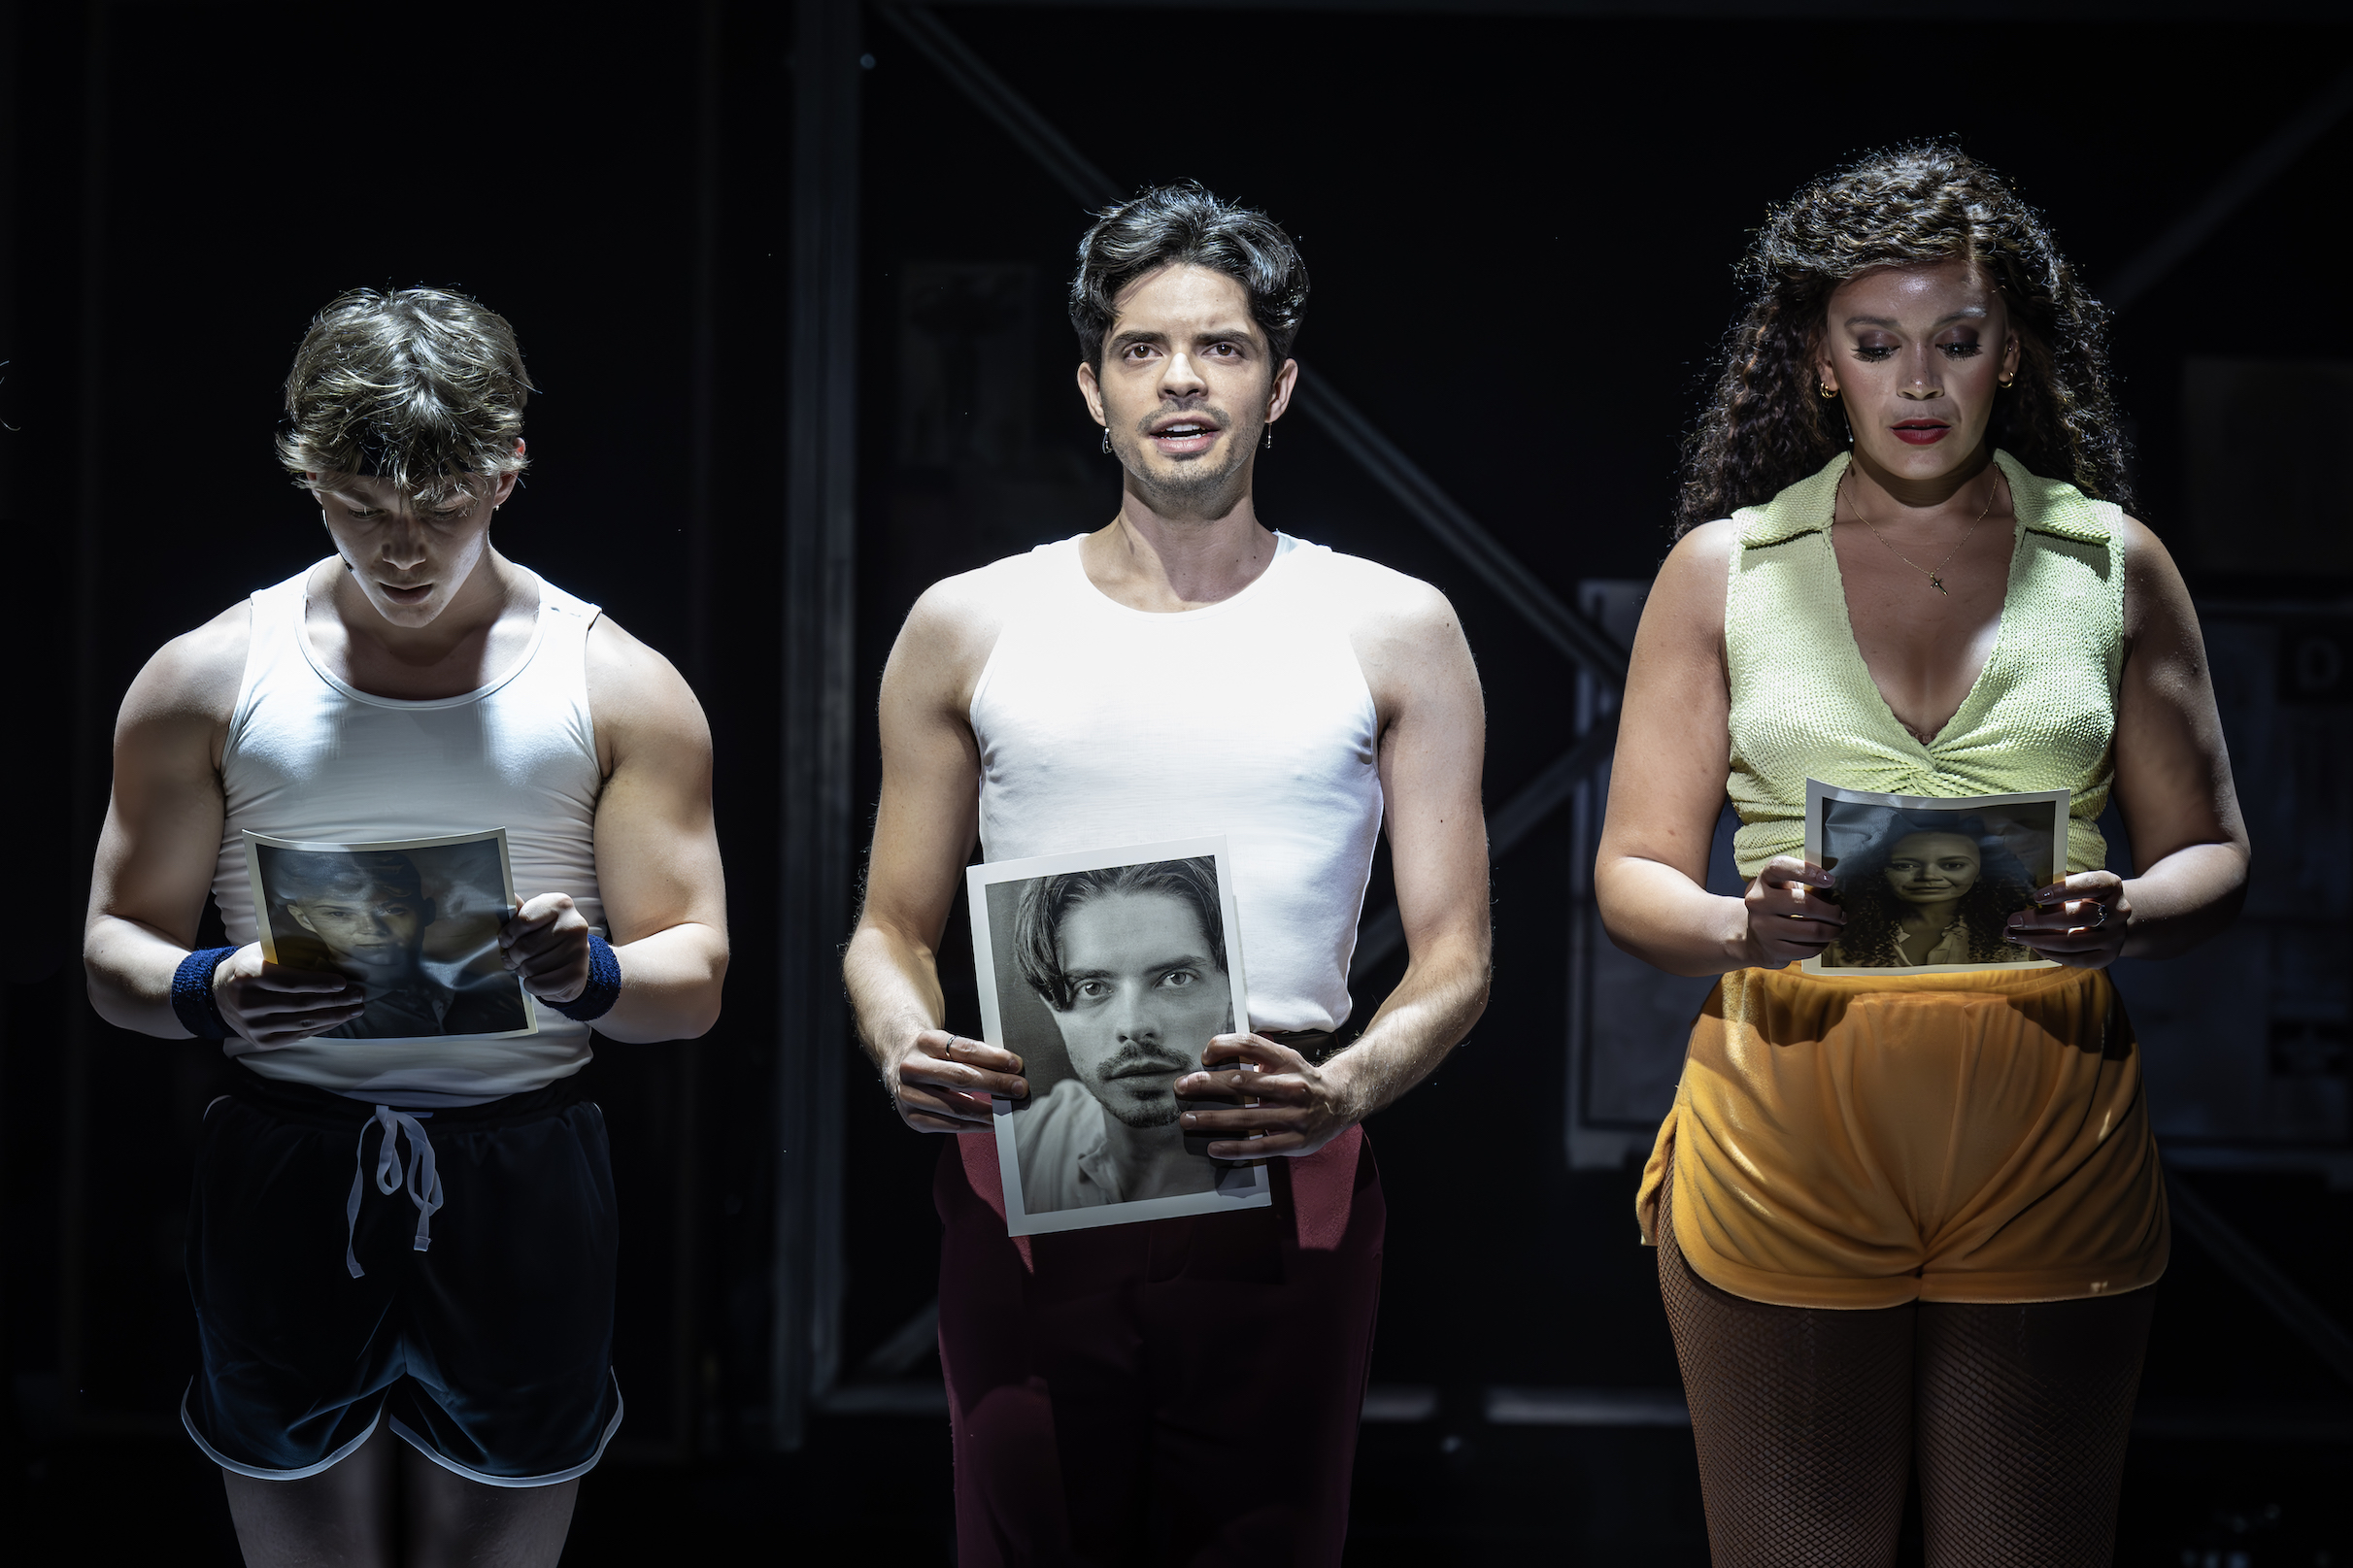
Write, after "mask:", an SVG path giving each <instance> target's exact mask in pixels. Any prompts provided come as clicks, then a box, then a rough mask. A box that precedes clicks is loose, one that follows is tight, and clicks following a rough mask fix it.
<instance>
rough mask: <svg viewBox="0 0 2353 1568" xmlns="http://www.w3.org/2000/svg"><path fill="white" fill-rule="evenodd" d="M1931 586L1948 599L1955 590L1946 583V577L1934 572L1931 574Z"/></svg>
mask: <svg viewBox="0 0 2353 1568" xmlns="http://www.w3.org/2000/svg"><path fill="white" fill-rule="evenodd" d="M1929 586H1931V587H1933V588H1934V589H1935V590H1936V591H1937V592H1938V593H1941V594H1943V595H1944V596H1945V597H1946V598H1948V599H1949V598H1951V597H1952V596H1953V590H1952V589H1950V588H1948V587H1946V586H1945V585H1944V579H1942V578H1940V577H1938V576H1937V575H1936V574H1935V573H1933V572H1931V573H1930V574H1929Z"/></svg>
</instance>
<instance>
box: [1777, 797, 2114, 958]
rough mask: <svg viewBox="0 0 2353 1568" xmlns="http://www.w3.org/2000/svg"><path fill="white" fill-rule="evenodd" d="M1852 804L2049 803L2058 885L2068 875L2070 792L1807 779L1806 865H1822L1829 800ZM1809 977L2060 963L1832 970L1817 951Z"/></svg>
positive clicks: (1952, 807)
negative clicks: (1938, 789) (1909, 789)
mask: <svg viewBox="0 0 2353 1568" xmlns="http://www.w3.org/2000/svg"><path fill="white" fill-rule="evenodd" d="M1833 800H1834V801H1838V802H1840V803H1841V804H1844V805H1849V806H1886V807H1892V808H1893V809H1895V810H1897V811H1906V812H1972V811H1983V810H1986V809H1988V808H1990V807H1996V806H2033V805H2042V804H2048V805H2049V806H2050V807H2051V808H2052V819H2051V825H2052V840H2051V877H2052V880H2053V881H2058V880H2061V879H2064V878H2065V877H2066V876H2067V813H2068V811H2069V809H2070V808H2071V807H2072V806H2073V804H2074V795H2073V793H2072V792H2071V791H2069V790H2066V789H2029V790H2025V791H2022V792H2021V793H2018V794H2013V795H1883V794H1879V793H1876V792H1874V791H1872V790H1868V789H1845V788H1841V787H1840V786H1839V785H1837V784H1824V783H1823V782H1822V781H1821V780H1819V779H1808V780H1806V781H1805V863H1806V864H1807V865H1809V866H1819V865H1821V864H1822V851H1823V811H1822V808H1823V806H1824V805H1825V804H1827V803H1828V802H1830V801H1833ZM1800 967H1801V968H1802V969H1803V971H1804V972H1805V973H1806V974H1809V975H1974V974H1979V973H1982V972H1984V971H1987V970H2012V971H2018V972H2024V971H2026V970H2029V969H2056V968H2058V967H2059V965H2058V964H2057V963H2056V962H2054V961H2053V960H2051V959H2049V958H2033V959H2029V960H2027V961H2025V962H2023V963H2005V964H1906V965H1902V966H1894V965H1886V964H1872V965H1854V966H1850V967H1840V968H1832V967H1831V966H1829V965H1827V964H1825V963H1824V962H1823V961H1822V956H1821V954H1819V953H1817V954H1815V955H1814V956H1813V957H1811V958H1808V959H1806V960H1805V961H1804V963H1803V964H1802V965H1801V966H1800Z"/></svg>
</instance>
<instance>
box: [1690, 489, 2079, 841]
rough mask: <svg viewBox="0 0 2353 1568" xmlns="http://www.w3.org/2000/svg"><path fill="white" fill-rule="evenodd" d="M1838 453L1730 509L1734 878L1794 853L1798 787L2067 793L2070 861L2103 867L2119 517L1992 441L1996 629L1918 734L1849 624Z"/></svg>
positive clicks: (1727, 613)
mask: <svg viewBox="0 0 2353 1568" xmlns="http://www.w3.org/2000/svg"><path fill="white" fill-rule="evenodd" d="M1847 461H1848V456H1847V454H1846V453H1844V452H1841V453H1839V455H1838V456H1836V457H1834V458H1832V460H1831V462H1830V464H1829V466H1827V467H1826V468H1824V469H1823V470H1822V471H1821V472H1820V473H1818V474H1816V475H1814V476H1813V477H1812V478H1810V479H1805V480H1800V481H1799V482H1798V483H1797V484H1793V485H1791V486H1790V487H1789V488H1788V489H1786V490H1783V491H1782V492H1781V493H1780V494H1779V495H1776V496H1774V497H1773V499H1772V500H1771V501H1769V502H1767V503H1766V504H1765V505H1764V506H1762V507H1744V508H1742V509H1741V510H1740V511H1738V512H1736V513H1734V514H1733V515H1732V521H1733V522H1734V523H1735V524H1736V525H1737V526H1738V543H1737V546H1736V548H1735V549H1734V550H1733V551H1732V556H1731V577H1730V581H1729V582H1728V583H1727V584H1726V586H1725V598H1724V649H1725V657H1726V663H1727V667H1728V670H1729V673H1730V677H1731V778H1730V780H1729V782H1728V784H1727V788H1728V790H1729V792H1730V794H1731V801H1732V806H1733V809H1734V810H1736V811H1737V812H1738V813H1739V814H1740V822H1741V826H1740V830H1739V832H1738V833H1737V834H1736V835H1735V836H1734V838H1733V841H1732V847H1733V853H1734V857H1735V858H1736V859H1737V860H1738V862H1739V866H1740V874H1741V875H1742V876H1744V877H1754V876H1755V875H1756V874H1757V873H1758V872H1760V871H1762V870H1764V869H1765V863H1766V862H1767V861H1769V860H1771V859H1772V858H1773V857H1774V856H1775V855H1782V854H1789V855H1801V854H1803V853H1804V852H1805V851H1804V846H1805V781H1806V780H1807V779H1808V778H1815V779H1820V780H1822V781H1823V782H1824V783H1825V784H1839V785H1842V786H1844V787H1846V788H1850V789H1868V790H1874V791H1878V792H1881V793H1885V794H1900V795H1939V796H1954V795H1991V794H2008V793H2014V792H2018V791H2024V790H2032V789H2068V790H2072V791H2073V792H2074V793H2073V797H2072V800H2073V804H2072V806H2071V807H2070V818H2071V819H2070V820H2069V821H2068V823H2067V869H2068V870H2069V871H2070V872H2075V871H2090V870H2095V869H2097V868H2099V867H2100V866H2101V865H2103V864H2104V863H2105V862H2106V856H2107V845H2106V842H2105V840H2104V839H2103V838H2102V836H2101V832H2100V829H2099V828H2098V827H2096V826H2095V825H2094V820H2095V819H2096V818H2097V817H2099V816H2100V813H2101V808H2102V807H2104V806H2105V805H2106V804H2107V799H2108V789H2109V786H2110V785H2111V784H2113V782H2114V779H2115V758H2114V751H2113V747H2112V742H2113V740H2114V736H2115V731H2116V683H2117V678H2118V676H2119V675H2120V674H2121V672H2122V670H2123V666H2124V530H2123V526H2122V519H2123V514H2122V513H2121V512H2120V511H2119V510H2118V509H2117V508H2116V507H2115V506H2114V505H2113V504H2112V503H2109V502H2106V501H2094V500H2092V499H2090V498H2089V497H2087V496H2086V495H2084V494H2083V492H2081V491H2080V490H2078V489H2076V488H2075V487H2074V486H2073V485H2072V484H2063V483H2061V482H2060V481H2057V480H2047V479H2042V478H2039V477H2038V476H2036V475H2034V474H2030V473H2028V472H2027V471H2026V469H2025V468H2024V467H2022V466H2021V465H2020V464H2019V462H2018V461H2017V459H2016V458H2013V457H2012V456H2010V454H2009V453H2007V452H2003V451H1997V452H1996V453H1995V454H1994V461H1995V462H1996V463H1998V464H2000V468H2001V473H2002V477H2003V478H2004V479H2006V480H2007V481H2008V482H2009V486H2010V496H2011V500H2012V502H2013V504H2014V506H2015V508H2016V511H2017V517H2018V521H2017V527H2016V530H2015V534H2016V544H2015V546H2014V547H2013V549H2012V551H2011V555H2010V581H2009V589H2008V592H2007V594H2006V595H2005V597H2004V598H2003V600H2002V606H2001V622H2000V628H1999V630H1998V631H1997V633H1996V636H1995V642H1994V651H1993V652H1992V654H1991V655H1990V656H1989V657H1988V658H1987V660H1986V664H1985V669H1984V670H1983V671H1982V672H1981V673H1980V674H1979V675H1978V677H1977V681H1976V684H1974V685H1972V686H1971V687H1970V688H1969V692H1968V695H1967V696H1966V698H1964V699H1963V701H1962V704H1961V707H1960V709H1959V711H1958V712H1956V713H1955V714H1954V715H1953V717H1952V718H1951V720H1950V721H1949V722H1947V723H1946V725H1945V726H1944V728H1943V730H1942V731H1941V732H1939V733H1938V734H1937V735H1936V737H1935V738H1934V739H1933V740H1932V741H1930V742H1928V743H1926V744H1925V745H1924V744H1922V743H1921V742H1920V741H1919V740H1918V739H1917V738H1915V737H1914V736H1913V735H1912V733H1911V732H1910V731H1909V730H1907V729H1905V728H1904V727H1903V725H1902V724H1901V723H1900V722H1899V721H1898V719H1897V717H1896V716H1895V714H1894V713H1893V712H1891V711H1890V710H1889V708H1888V705H1887V700H1886V699H1885V698H1884V697H1882V696H1881V695H1880V694H1879V688H1878V686H1876V685H1875V684H1872V681H1871V674H1870V670H1869V668H1868V667H1867V666H1866V664H1865V663H1864V661H1863V653H1862V651H1861V649H1860V648H1858V647H1857V646H1856V643H1855V631H1854V627H1853V625H1852V624H1851V623H1850V622H1849V621H1848V619H1847V612H1846V590H1845V585H1844V580H1843V579H1842V578H1841V577H1840V575H1839V571H1838V556H1837V552H1836V550H1834V549H1833V548H1832V544H1831V508H1832V501H1833V499H1834V497H1835V495H1836V492H1837V485H1838V480H1839V477H1840V476H1841V475H1843V474H1844V473H1845V472H1846V467H1847Z"/></svg>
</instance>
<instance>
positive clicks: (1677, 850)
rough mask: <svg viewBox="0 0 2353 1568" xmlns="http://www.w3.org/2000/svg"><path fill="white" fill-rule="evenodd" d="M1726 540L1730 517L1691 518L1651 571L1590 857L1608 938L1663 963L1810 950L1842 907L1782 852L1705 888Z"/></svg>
mask: <svg viewBox="0 0 2353 1568" xmlns="http://www.w3.org/2000/svg"><path fill="white" fill-rule="evenodd" d="M1733 544H1734V541H1733V534H1732V527H1731V523H1729V522H1713V523H1709V524H1707V525H1706V526H1705V527H1702V528H1698V529H1695V530H1693V531H1692V532H1691V533H1689V534H1687V535H1685V536H1684V538H1683V541H1682V543H1680V544H1678V545H1677V546H1676V547H1675V548H1674V550H1673V551H1672V552H1670V553H1669V554H1668V555H1667V557H1666V563H1665V564H1664V566H1662V567H1661V568H1660V569H1659V577H1658V580H1657V581H1656V582H1655V583H1653V584H1651V592H1650V598H1649V600H1648V601H1647V602H1646V603H1645V604H1644V605H1643V607H1642V625H1641V628H1640V629H1639V630H1638V631H1636V632H1635V634H1634V651H1633V658H1632V660H1631V662H1630V664H1629V666H1628V669H1627V674H1626V699H1625V707H1624V711H1623V713H1622V715H1621V717H1620V719H1619V723H1618V750H1617V755H1616V758H1615V760H1614V761H1612V763H1611V765H1610V779H1609V813H1608V817H1607V819H1606V820H1605V821H1604V822H1603V823H1602V827H1601V843H1600V847H1599V851H1598V852H1597V854H1596V856H1595V858H1594V898H1595V901H1596V902H1597V904H1598V905H1599V906H1600V910H1601V924H1602V927H1603V929H1605V930H1607V931H1608V932H1609V937H1610V940H1611V941H1612V942H1615V943H1616V944H1617V945H1618V946H1619V947H1620V948H1623V949H1624V950H1625V951H1628V952H1630V953H1632V954H1633V955H1634V956H1635V957H1637V958H1640V959H1641V960H1643V961H1644V962H1645V963H1649V964H1654V965H1656V966H1657V967H1659V968H1661V969H1664V970H1665V971H1666V972H1667V973H1669V974H1672V975H1721V974H1723V973H1725V972H1726V971H1728V970H1732V969H1741V968H1745V967H1747V966H1748V965H1750V964H1759V963H1787V962H1789V961H1790V960H1791V959H1793V958H1805V957H1810V956H1812V955H1813V954H1814V953H1817V952H1820V951H1822V950H1823V948H1824V947H1826V946H1828V945H1829V943H1830V942H1831V940H1832V938H1833V937H1834V936H1836V935H1837V925H1838V923H1839V922H1840V921H1841V920H1842V919H1843V918H1844V917H1843V916H1842V915H1841V914H1840V913H1839V911H1838V909H1837V907H1836V906H1835V905H1833V904H1829V903H1825V902H1822V901H1819V900H1816V899H1813V898H1811V897H1810V896H1809V889H1810V888H1812V887H1827V886H1829V885H1830V881H1831V880H1830V878H1829V876H1827V875H1826V874H1825V873H1823V872H1820V871H1817V870H1815V869H1814V868H1812V867H1809V866H1807V865H1805V864H1804V863H1803V862H1802V861H1799V860H1796V859H1793V858H1791V857H1789V856H1786V855H1784V856H1782V857H1780V858H1779V859H1776V860H1775V861H1774V862H1773V863H1772V864H1771V865H1769V866H1767V867H1765V871H1764V873H1763V874H1762V875H1761V876H1759V877H1758V878H1757V880H1756V881H1755V883H1753V884H1751V885H1750V887H1749V889H1748V893H1747V895H1746V896H1745V897H1743V898H1731V897H1727V896H1725V895H1722V894H1718V893H1711V892H1709V891H1708V890H1707V851H1708V846H1709V845H1710V844H1711V843H1712V842H1713V841H1714V839H1715V835H1716V818H1717V817H1718V816H1719V815H1721V814H1722V812H1723V810H1724V779H1725V773H1726V770H1727V769H1728V768H1729V766H1730V765H1731V750H1732V743H1731V682H1730V679H1729V678H1728V676H1727V674H1726V671H1725V664H1724V584H1725V576H1726V573H1727V572H1728V571H1729V570H1730V569H1731V550H1732V549H1733Z"/></svg>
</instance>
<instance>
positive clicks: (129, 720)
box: [121, 599, 253, 730]
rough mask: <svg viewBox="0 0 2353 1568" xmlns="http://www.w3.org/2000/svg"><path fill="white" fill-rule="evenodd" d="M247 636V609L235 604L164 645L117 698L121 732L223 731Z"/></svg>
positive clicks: (247, 644) (249, 609) (230, 711)
mask: <svg viewBox="0 0 2353 1568" xmlns="http://www.w3.org/2000/svg"><path fill="white" fill-rule="evenodd" d="M252 635H253V607H252V604H251V603H250V602H248V601H246V600H243V599H240V600H239V601H238V602H237V603H235V604H233V605H231V606H229V607H228V608H227V609H226V610H223V611H221V612H220V614H218V615H217V616H215V617H213V618H212V619H210V620H208V621H206V622H205V623H204V624H203V625H201V626H198V627H197V628H196V629H195V630H193V631H187V632H183V633H181V634H180V635H179V636H177V637H175V638H173V639H172V640H171V641H170V642H168V643H166V644H164V645H163V646H162V647H161V648H159V649H157V650H156V651H155V652H154V654H153V656H151V658H149V660H148V661H147V664H146V666H145V667H144V668H142V669H141V670H140V672H139V674H138V677H137V678H136V679H135V680H133V681H132V682H131V685H130V689H129V690H128V691H127V692H125V693H124V694H123V698H122V717H121V727H122V728H124V729H126V730H127V729H132V728H136V727H140V726H144V725H151V724H156V723H190V722H202V723H205V724H208V725H212V726H215V727H218V728H219V729H222V730H225V729H226V728H227V726H228V721H229V716H230V715H231V714H233V713H234V712H235V711H236V708H237V692H238V688H239V687H241V686H242V685H243V684H245V660H246V651H247V649H248V648H249V647H250V646H251V644H252Z"/></svg>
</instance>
